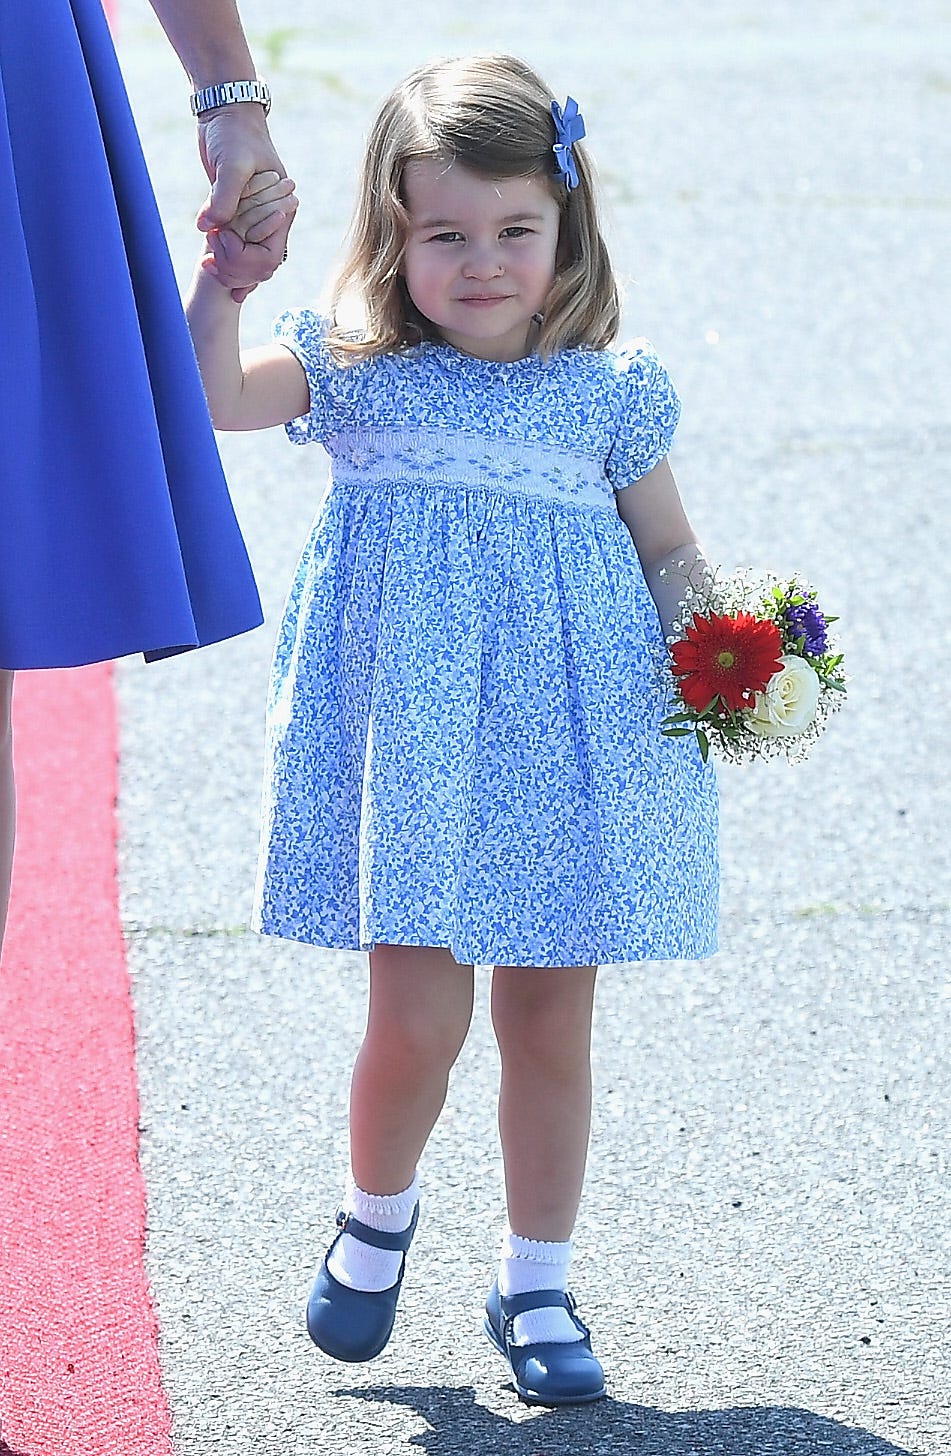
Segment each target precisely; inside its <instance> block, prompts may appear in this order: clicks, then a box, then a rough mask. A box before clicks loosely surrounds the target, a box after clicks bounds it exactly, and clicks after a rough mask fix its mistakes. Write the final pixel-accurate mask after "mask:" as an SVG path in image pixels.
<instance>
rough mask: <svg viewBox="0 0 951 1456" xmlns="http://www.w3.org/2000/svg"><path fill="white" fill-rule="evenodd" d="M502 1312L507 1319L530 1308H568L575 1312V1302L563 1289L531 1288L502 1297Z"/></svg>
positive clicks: (571, 1312)
mask: <svg viewBox="0 0 951 1456" xmlns="http://www.w3.org/2000/svg"><path fill="white" fill-rule="evenodd" d="M501 1303H502V1313H503V1315H504V1316H505V1318H506V1319H515V1317H516V1315H520V1314H524V1313H525V1312H526V1310H529V1309H557V1308H561V1309H566V1310H567V1311H568V1313H569V1314H570V1315H573V1314H574V1311H575V1302H574V1300H573V1299H572V1297H571V1295H570V1294H566V1293H565V1291H564V1290H563V1289H530V1290H528V1292H527V1293H526V1294H507V1295H503V1296H502V1297H501Z"/></svg>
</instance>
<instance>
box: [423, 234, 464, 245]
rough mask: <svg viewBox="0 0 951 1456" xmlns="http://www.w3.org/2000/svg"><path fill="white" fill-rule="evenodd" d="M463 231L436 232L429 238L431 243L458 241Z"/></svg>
mask: <svg viewBox="0 0 951 1456" xmlns="http://www.w3.org/2000/svg"><path fill="white" fill-rule="evenodd" d="M461 237H462V233H434V234H433V236H432V237H431V238H430V239H429V241H430V242H431V243H458V242H459V240H460V238H461Z"/></svg>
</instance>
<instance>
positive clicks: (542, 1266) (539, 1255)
mask: <svg viewBox="0 0 951 1456" xmlns="http://www.w3.org/2000/svg"><path fill="white" fill-rule="evenodd" d="M570 1260H571V1241H570V1239H569V1241H568V1242H567V1243H565V1244H549V1243H543V1242H541V1241H540V1240H537V1239H523V1238H520V1237H519V1235H518V1234H513V1233H512V1231H511V1229H506V1231H505V1234H504V1235H503V1238H502V1253H501V1257H500V1259H499V1293H500V1294H501V1295H502V1297H503V1298H505V1297H506V1296H508V1295H510V1294H528V1293H530V1292H531V1291H532V1290H535V1289H560V1290H565V1289H567V1287H568V1264H569V1262H570ZM513 1334H514V1337H515V1343H516V1345H534V1344H547V1343H551V1344H557V1345H567V1344H570V1343H571V1341H573V1340H580V1339H581V1334H580V1333H579V1331H578V1329H577V1327H576V1326H575V1325H574V1324H573V1322H572V1320H571V1317H570V1315H569V1314H568V1311H567V1310H566V1309H557V1308H556V1309H529V1310H526V1311H525V1313H524V1314H519V1315H516V1316H515V1322H514V1326H513Z"/></svg>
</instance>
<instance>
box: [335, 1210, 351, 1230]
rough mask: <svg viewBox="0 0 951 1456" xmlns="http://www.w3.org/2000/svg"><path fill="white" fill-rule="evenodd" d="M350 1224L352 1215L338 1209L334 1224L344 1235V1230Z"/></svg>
mask: <svg viewBox="0 0 951 1456" xmlns="http://www.w3.org/2000/svg"><path fill="white" fill-rule="evenodd" d="M349 1222H350V1215H349V1213H348V1212H347V1210H346V1209H345V1208H338V1209H337V1216H336V1218H335V1219H334V1223H335V1224H336V1225H337V1227H338V1229H339V1230H340V1232H341V1233H343V1231H344V1229H345V1228H346V1227H347V1224H348V1223H349Z"/></svg>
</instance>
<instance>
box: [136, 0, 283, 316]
mask: <svg viewBox="0 0 951 1456" xmlns="http://www.w3.org/2000/svg"><path fill="white" fill-rule="evenodd" d="M151 5H152V9H153V10H154V11H155V14H156V15H157V17H158V19H159V21H160V22H161V25H162V28H163V30H164V31H165V34H166V35H167V36H168V38H169V40H170V42H171V44H172V47H173V49H174V50H175V52H176V54H177V56H178V58H179V60H180V61H181V63H182V65H183V66H184V67H185V70H186V71H187V73H188V76H189V78H190V80H191V83H192V87H193V89H194V90H200V89H202V88H203V87H205V86H213V85H215V84H217V83H220V82H224V81H253V80H255V79H256V78H257V72H256V70H255V66H254V60H253V58H252V56H251V51H250V48H249V46H248V41H247V37H246V36H245V33H244V27H243V25H242V23H241V17H240V16H239V14H238V7H237V4H236V3H235V0H151ZM198 150H199V154H200V156H201V160H202V163H203V165H204V168H205V171H206V173H207V174H208V180H209V181H210V182H211V184H212V185H211V192H210V193H209V196H208V199H207V201H206V202H205V204H204V206H203V207H202V209H201V211H200V212H199V214H198V226H199V228H200V229H201V231H202V232H210V231H212V230H213V229H215V228H226V227H227V226H228V224H229V223H230V222H231V220H232V218H233V217H234V215H235V213H236V212H237V210H238V205H239V202H240V199H241V195H242V192H243V191H244V189H245V188H246V187H247V185H248V183H249V182H250V180H251V178H252V177H253V176H254V175H255V174H256V173H260V172H276V173H277V174H278V176H279V177H284V176H286V175H287V174H286V171H285V168H284V164H283V162H282V161H281V159H280V157H279V156H278V154H277V152H276V151H275V149H274V145H273V143H272V141H271V137H270V134H269V132H268V126H267V120H266V117H265V114H264V107H263V106H262V105H260V104H259V103H258V102H256V101H242V102H239V103H237V104H233V105H230V106H221V107H218V108H217V109H216V110H214V111H210V112H207V113H206V114H205V115H203V116H202V117H201V118H200V119H199V121H198ZM293 218H294V209H293V208H291V209H290V210H289V212H288V214H287V216H286V217H285V218H284V220H283V221H282V222H281V223H280V224H279V225H278V226H277V227H276V229H275V231H274V233H273V234H272V235H271V236H270V237H266V238H259V239H257V241H256V242H255V243H253V244H243V245H242V246H241V247H240V248H234V249H232V250H231V255H230V263H231V269H230V272H227V273H226V272H224V271H222V273H221V274H220V275H219V282H220V283H221V284H222V285H223V286H225V287H226V288H230V289H232V290H234V291H235V297H236V300H237V301H240V298H242V297H244V296H246V294H247V293H249V292H250V291H251V289H252V288H253V287H254V286H255V284H257V283H261V282H264V280H265V279H267V278H270V276H271V274H272V273H273V272H274V270H275V269H276V268H277V267H279V266H280V263H281V261H282V259H283V257H284V252H285V248H286V245H287V234H288V231H289V230H290V226H291V223H292V222H293Z"/></svg>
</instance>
